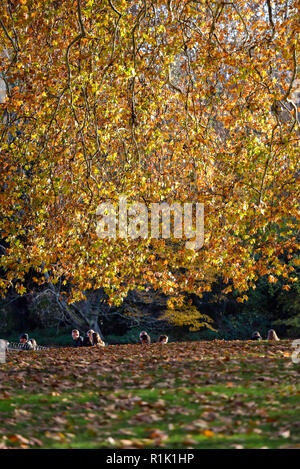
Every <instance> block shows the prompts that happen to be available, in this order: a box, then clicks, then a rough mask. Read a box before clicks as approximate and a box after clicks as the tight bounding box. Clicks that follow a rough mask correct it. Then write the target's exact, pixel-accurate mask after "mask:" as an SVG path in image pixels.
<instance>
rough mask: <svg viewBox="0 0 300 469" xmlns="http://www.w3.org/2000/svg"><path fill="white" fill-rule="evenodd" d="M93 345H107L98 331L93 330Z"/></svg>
mask: <svg viewBox="0 0 300 469" xmlns="http://www.w3.org/2000/svg"><path fill="white" fill-rule="evenodd" d="M92 345H95V346H96V347H105V343H104V342H103V340H102V339H101V337H100V334H98V332H93V334H92Z"/></svg>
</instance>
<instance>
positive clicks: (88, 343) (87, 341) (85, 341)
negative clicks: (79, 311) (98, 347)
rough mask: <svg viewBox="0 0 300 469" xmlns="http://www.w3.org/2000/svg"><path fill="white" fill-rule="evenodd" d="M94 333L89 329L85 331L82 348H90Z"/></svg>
mask: <svg viewBox="0 0 300 469" xmlns="http://www.w3.org/2000/svg"><path fill="white" fill-rule="evenodd" d="M94 332H95V331H93V329H90V330H89V331H87V333H86V336H85V337H84V338H83V346H84V347H92V345H93V334H94Z"/></svg>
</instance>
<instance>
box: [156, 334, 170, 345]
mask: <svg viewBox="0 0 300 469" xmlns="http://www.w3.org/2000/svg"><path fill="white" fill-rule="evenodd" d="M168 340H169V337H168V336H167V335H164V334H163V335H160V336H159V339H158V342H159V343H160V344H167V343H168Z"/></svg>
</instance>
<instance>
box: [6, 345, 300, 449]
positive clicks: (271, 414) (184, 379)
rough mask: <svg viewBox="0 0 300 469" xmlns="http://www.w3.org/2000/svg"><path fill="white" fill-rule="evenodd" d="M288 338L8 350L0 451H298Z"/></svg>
mask: <svg viewBox="0 0 300 469" xmlns="http://www.w3.org/2000/svg"><path fill="white" fill-rule="evenodd" d="M292 352H293V349H292V346H291V341H288V340H286V341H280V342H278V343H271V342H267V341H262V342H251V341H231V342H230V341H209V342H187V343H170V344H167V345H160V344H152V345H150V346H144V347H143V346H141V345H119V346H118V345H111V346H107V347H105V348H104V349H95V348H81V349H74V348H73V349H72V348H57V349H54V348H53V349H48V350H42V351H38V352H28V351H9V352H8V353H7V357H6V363H3V364H0V448H2V449H5V448H112V449H115V448H151V449H152V448H167V449H171V448H237V449H238V448H300V380H299V378H300V363H299V364H295V363H293V362H292V360H291V353H292Z"/></svg>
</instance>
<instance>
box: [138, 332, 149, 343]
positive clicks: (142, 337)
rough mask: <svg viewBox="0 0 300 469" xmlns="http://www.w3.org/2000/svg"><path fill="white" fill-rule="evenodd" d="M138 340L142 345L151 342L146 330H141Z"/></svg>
mask: <svg viewBox="0 0 300 469" xmlns="http://www.w3.org/2000/svg"><path fill="white" fill-rule="evenodd" d="M140 342H141V344H142V345H145V344H151V339H150V336H149V334H147V332H146V331H142V332H141V333H140Z"/></svg>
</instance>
